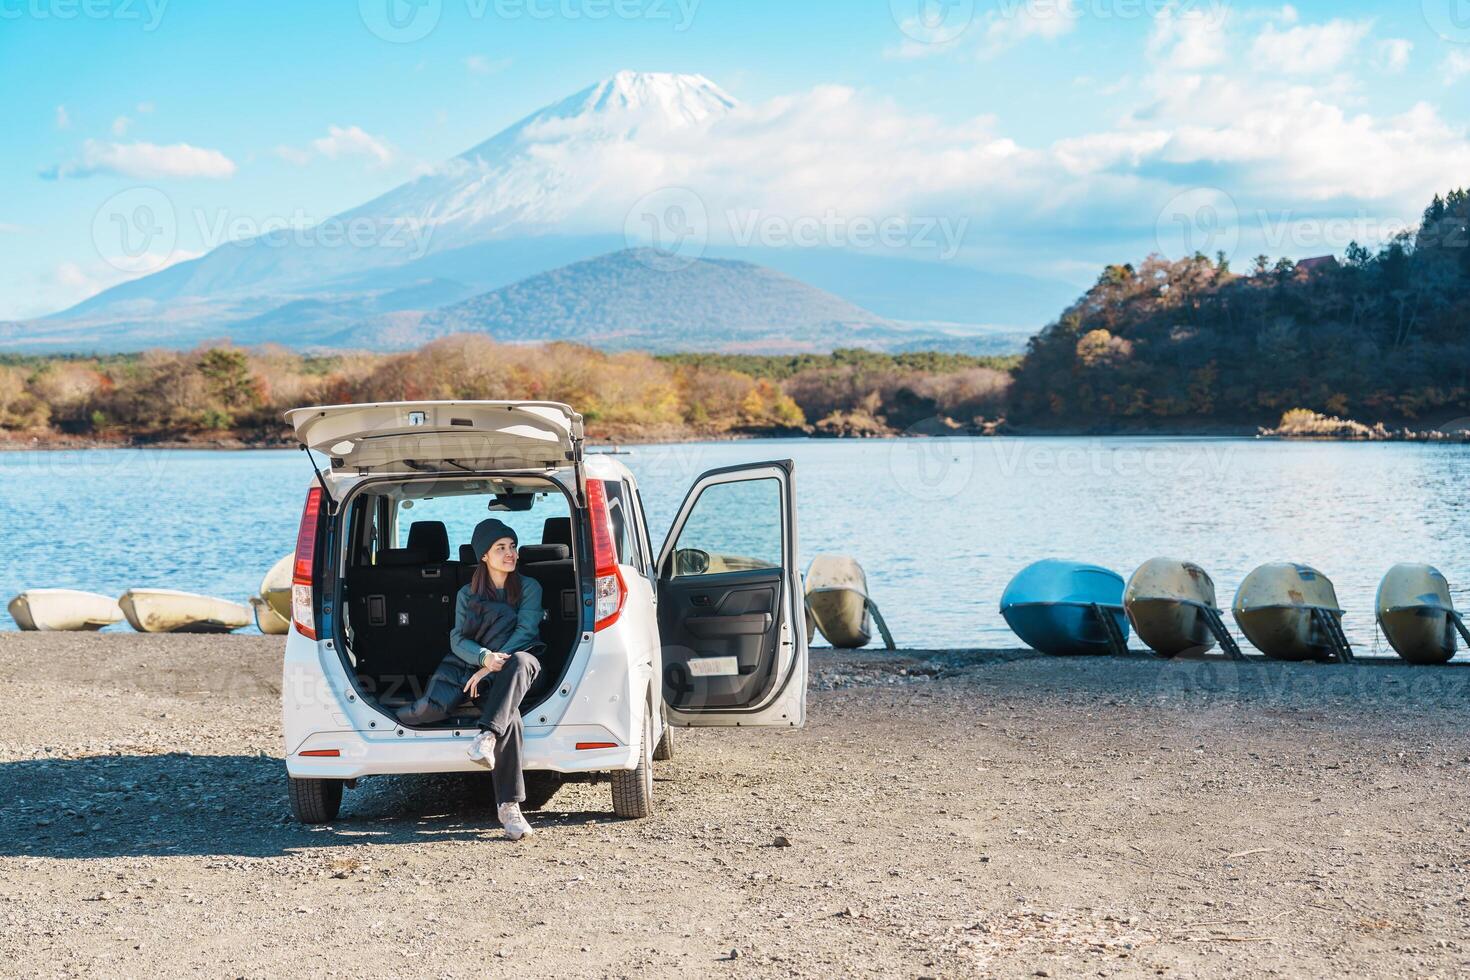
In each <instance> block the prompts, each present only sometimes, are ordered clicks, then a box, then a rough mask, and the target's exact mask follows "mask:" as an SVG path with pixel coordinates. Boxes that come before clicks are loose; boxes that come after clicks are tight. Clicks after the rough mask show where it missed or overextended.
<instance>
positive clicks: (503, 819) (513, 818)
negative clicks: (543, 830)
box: [497, 803, 536, 840]
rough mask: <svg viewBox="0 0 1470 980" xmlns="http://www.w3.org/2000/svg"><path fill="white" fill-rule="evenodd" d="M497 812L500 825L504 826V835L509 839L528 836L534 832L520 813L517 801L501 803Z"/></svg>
mask: <svg viewBox="0 0 1470 980" xmlns="http://www.w3.org/2000/svg"><path fill="white" fill-rule="evenodd" d="M497 812H498V813H499V815H500V826H502V827H504V828H505V836H507V837H509V838H510V839H511V840H520V839H521V838H522V837H530V836H531V835H532V834H534V833H535V832H536V831H535V830H534V829H533V828H532V827H531V825H530V823H528V822H527V821H526V818H525V816H523V815H522V814H521V805H520V804H519V803H502V804H500V808H499V810H498V811H497Z"/></svg>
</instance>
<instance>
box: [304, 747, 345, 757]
mask: <svg viewBox="0 0 1470 980" xmlns="http://www.w3.org/2000/svg"><path fill="white" fill-rule="evenodd" d="M296 754H297V755H301V756H305V757H307V758H310V759H340V758H342V750H341V749H307V750H306V751H305V752H298V753H296Z"/></svg>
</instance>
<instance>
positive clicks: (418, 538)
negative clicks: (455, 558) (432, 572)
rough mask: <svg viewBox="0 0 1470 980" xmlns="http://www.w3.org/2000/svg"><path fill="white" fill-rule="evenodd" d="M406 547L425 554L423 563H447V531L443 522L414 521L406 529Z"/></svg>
mask: <svg viewBox="0 0 1470 980" xmlns="http://www.w3.org/2000/svg"><path fill="white" fill-rule="evenodd" d="M408 546H409V548H414V549H417V550H419V551H422V552H424V553H426V554H427V555H428V556H429V557H427V558H425V559H424V560H425V561H448V560H449V531H448V530H447V529H446V528H445V527H444V522H443V521H414V522H413V524H412V526H410V527H409V529H408Z"/></svg>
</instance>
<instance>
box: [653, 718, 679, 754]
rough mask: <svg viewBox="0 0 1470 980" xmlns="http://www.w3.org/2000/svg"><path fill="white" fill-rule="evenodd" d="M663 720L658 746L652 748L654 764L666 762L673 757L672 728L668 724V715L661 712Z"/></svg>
mask: <svg viewBox="0 0 1470 980" xmlns="http://www.w3.org/2000/svg"><path fill="white" fill-rule="evenodd" d="M662 714H663V719H664V733H663V736H662V737H660V738H659V740H658V744H657V745H655V746H654V747H653V761H654V762H668V761H669V760H670V759H672V758H673V757H674V726H672V725H670V724H669V713H668V711H667V710H665V711H663V712H662Z"/></svg>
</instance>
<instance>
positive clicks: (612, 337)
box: [328, 249, 899, 352]
mask: <svg viewBox="0 0 1470 980" xmlns="http://www.w3.org/2000/svg"><path fill="white" fill-rule="evenodd" d="M896 330H899V328H898V327H897V326H896V325H895V324H892V323H890V322H888V321H885V320H883V319H882V318H880V317H877V316H874V315H873V314H872V313H869V312H868V311H866V310H863V309H861V308H859V307H856V306H854V305H852V304H851V303H848V302H847V301H846V300H843V299H840V298H838V297H836V296H833V295H832V294H830V293H826V292H823V291H822V290H820V289H815V288H813V287H811V286H808V285H806V284H805V283H802V282H798V281H797V280H795V279H791V278H789V277H787V276H784V275H782V274H780V273H779V272H775V271H773V270H771V269H766V268H762V267H761V266H758V265H753V264H751V263H749V262H739V261H732V260H727V259H699V260H696V261H694V262H692V263H689V264H687V265H685V264H684V263H682V262H679V263H673V262H671V257H670V256H668V255H667V254H665V253H661V252H656V251H654V250H652V249H625V250H623V251H620V252H614V253H612V254H610V255H603V256H599V257H597V258H594V259H589V260H586V261H583V262H576V263H573V264H572V265H569V266H566V267H564V268H561V269H556V270H553V271H551V272H545V273H541V274H539V275H535V276H532V277H530V278H529V279H526V280H524V281H522V282H518V283H515V284H513V285H510V286H506V287H504V288H502V289H497V290H494V291H493V292H489V293H485V294H483V295H481V296H476V297H473V298H471V299H468V300H465V301H464V302H462V303H455V304H453V305H451V306H447V307H445V308H443V309H441V310H438V311H435V312H433V313H431V314H429V315H427V316H425V317H424V318H423V319H422V320H420V321H419V322H418V323H416V324H414V325H413V326H412V328H405V327H404V326H403V325H402V324H385V323H383V322H374V323H370V324H365V325H363V326H361V327H358V328H354V329H352V330H348V331H344V332H342V333H341V334H338V335H336V336H334V337H331V338H329V340H328V342H329V343H333V344H337V345H341V346H354V347H371V348H385V347H397V346H401V345H402V344H403V342H404V341H407V340H410V339H412V340H413V341H415V342H420V343H421V342H423V341H424V340H426V339H429V338H431V337H436V336H442V335H445V334H450V333H461V332H466V331H483V332H487V333H489V334H490V335H491V336H493V337H494V338H495V339H496V340H499V341H504V342H507V343H529V342H544V341H553V340H569V341H576V342H579V343H587V344H592V345H595V346H598V347H604V348H614V349H617V348H624V349H626V348H638V349H642V350H652V351H674V350H728V351H734V350H743V349H759V350H770V351H782V352H784V351H807V350H829V349H831V348H832V347H834V346H841V345H843V344H848V343H851V344H856V343H861V342H862V340H863V339H864V338H871V339H872V340H874V341H877V342H879V343H886V341H887V340H888V338H889V336H890V335H891V334H892V333H894V332H895V331H896ZM405 331H407V335H405Z"/></svg>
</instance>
